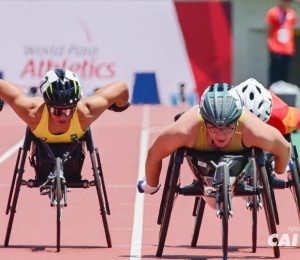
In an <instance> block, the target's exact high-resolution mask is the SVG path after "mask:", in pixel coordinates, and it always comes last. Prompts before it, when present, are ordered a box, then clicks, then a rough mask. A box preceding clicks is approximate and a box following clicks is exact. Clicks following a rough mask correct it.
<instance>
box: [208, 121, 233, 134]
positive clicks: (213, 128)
mask: <svg viewBox="0 0 300 260" xmlns="http://www.w3.org/2000/svg"><path fill="white" fill-rule="evenodd" d="M205 125H206V127H207V129H208V131H209V132H211V133H212V134H217V133H219V132H223V133H224V134H231V133H232V132H233V131H234V130H235V127H229V126H224V127H217V126H214V125H208V124H207V123H206V124H205Z"/></svg>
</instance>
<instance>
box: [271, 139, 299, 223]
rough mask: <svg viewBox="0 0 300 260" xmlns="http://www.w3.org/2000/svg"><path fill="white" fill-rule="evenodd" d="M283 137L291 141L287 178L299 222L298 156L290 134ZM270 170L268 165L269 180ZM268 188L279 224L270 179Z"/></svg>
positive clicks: (277, 221) (277, 220)
mask: <svg viewBox="0 0 300 260" xmlns="http://www.w3.org/2000/svg"><path fill="white" fill-rule="evenodd" d="M285 138H286V139H287V141H289V142H290V143H291V151H292V152H291V160H292V162H293V169H291V174H290V176H289V178H290V179H289V180H290V181H291V184H292V185H291V186H290V187H289V188H290V190H291V193H292V195H293V199H294V201H295V204H296V208H297V214H298V219H299V222H300V163H299V157H298V152H297V147H296V146H295V145H294V144H293V141H292V138H291V134H288V135H286V136H285ZM272 170H273V169H272V166H271V165H268V166H267V172H268V177H269V181H270V179H271V173H272ZM270 188H271V196H272V201H273V205H274V213H275V217H276V224H277V225H279V214H278V209H277V203H276V198H275V192H274V187H273V185H272V182H271V181H270Z"/></svg>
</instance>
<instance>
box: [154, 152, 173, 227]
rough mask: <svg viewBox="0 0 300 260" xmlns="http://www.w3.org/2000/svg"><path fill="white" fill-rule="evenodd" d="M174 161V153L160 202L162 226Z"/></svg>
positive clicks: (159, 222) (170, 160) (159, 223)
mask: <svg viewBox="0 0 300 260" xmlns="http://www.w3.org/2000/svg"><path fill="white" fill-rule="evenodd" d="M173 161H174V153H172V155H171V156H170V159H169V164H168V170H167V175H166V180H165V186H164V190H163V193H162V196H161V202H160V206H159V212H158V217H157V224H158V225H161V221H162V215H163V211H164V205H165V203H166V199H167V192H168V189H169V186H168V183H169V181H170V177H171V173H172V166H173V163H174V162H173Z"/></svg>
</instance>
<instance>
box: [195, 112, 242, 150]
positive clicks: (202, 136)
mask: <svg viewBox="0 0 300 260" xmlns="http://www.w3.org/2000/svg"><path fill="white" fill-rule="evenodd" d="M244 118H245V112H244V111H243V112H242V114H241V116H240V117H239V119H238V120H237V128H236V130H235V132H234V134H233V136H232V139H231V141H230V144H229V146H227V147H226V148H224V149H221V151H225V152H237V151H241V150H244V149H245V146H244V145H243V139H242V132H243V128H244ZM198 120H199V125H200V127H199V131H198V136H197V142H196V144H195V146H194V147H193V148H194V149H196V150H199V151H215V150H216V148H213V147H209V145H208V138H207V137H208V130H207V128H206V126H205V123H204V119H203V117H202V116H201V115H200V114H199V116H198Z"/></svg>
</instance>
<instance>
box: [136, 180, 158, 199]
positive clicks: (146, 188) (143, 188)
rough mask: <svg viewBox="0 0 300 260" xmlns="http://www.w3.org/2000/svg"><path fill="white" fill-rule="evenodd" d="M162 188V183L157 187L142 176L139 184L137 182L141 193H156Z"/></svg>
mask: <svg viewBox="0 0 300 260" xmlns="http://www.w3.org/2000/svg"><path fill="white" fill-rule="evenodd" d="M159 188H160V184H159V185H158V186H156V187H153V186H150V185H149V184H148V183H147V181H146V179H145V177H144V178H142V179H141V180H139V182H138V184H137V189H138V191H139V192H140V193H145V194H151V195H152V194H154V193H156V192H158V190H159Z"/></svg>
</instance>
